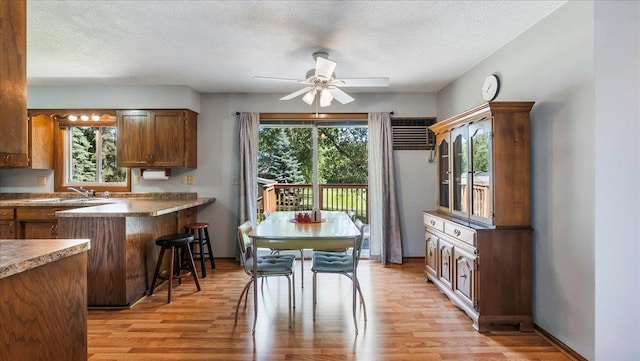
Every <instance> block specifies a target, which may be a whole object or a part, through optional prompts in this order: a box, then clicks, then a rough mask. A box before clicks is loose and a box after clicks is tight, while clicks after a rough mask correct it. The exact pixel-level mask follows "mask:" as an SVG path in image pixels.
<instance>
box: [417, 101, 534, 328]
mask: <svg viewBox="0 0 640 361" xmlns="http://www.w3.org/2000/svg"><path fill="white" fill-rule="evenodd" d="M533 104H534V103H533V102H489V103H485V104H482V105H480V106H478V107H475V108H473V109H470V110H468V111H466V112H463V113H461V114H459V115H456V116H454V117H452V118H449V119H447V120H444V121H442V122H438V123H436V124H434V125H432V126H430V127H429V129H431V130H432V131H433V132H434V133H435V134H436V150H437V157H436V158H437V160H438V167H437V172H438V174H437V177H436V180H437V182H438V187H437V190H438V201H437V210H436V211H429V212H423V221H424V227H425V242H426V247H427V248H426V252H427V253H426V255H425V275H426V277H427V279H428V280H429V281H431V282H432V283H433V284H434V285H436V286H437V287H438V288H439V289H440V291H441V292H442V293H444V294H445V295H447V297H448V298H449V299H450V300H451V302H452V303H453V304H455V305H456V306H458V307H459V308H461V309H462V310H463V311H464V312H465V313H466V314H467V315H468V316H469V317H470V318H471V319H472V321H473V328H475V329H476V330H477V331H479V332H488V331H491V330H494V329H497V328H503V327H505V326H507V325H515V326H516V327H519V329H520V330H521V331H531V330H532V328H533V319H532V249H531V248H532V244H531V238H532V229H531V180H530V178H531V175H530V125H529V122H530V119H529V112H530V110H531V108H532V106H533ZM434 250H435V252H434Z"/></svg>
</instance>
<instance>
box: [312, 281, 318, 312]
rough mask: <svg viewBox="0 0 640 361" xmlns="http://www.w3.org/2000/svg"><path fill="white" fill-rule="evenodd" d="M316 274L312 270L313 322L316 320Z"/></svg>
mask: <svg viewBox="0 0 640 361" xmlns="http://www.w3.org/2000/svg"><path fill="white" fill-rule="evenodd" d="M317 275H318V274H317V273H315V272H313V322H315V321H316V303H317V301H316V276H317Z"/></svg>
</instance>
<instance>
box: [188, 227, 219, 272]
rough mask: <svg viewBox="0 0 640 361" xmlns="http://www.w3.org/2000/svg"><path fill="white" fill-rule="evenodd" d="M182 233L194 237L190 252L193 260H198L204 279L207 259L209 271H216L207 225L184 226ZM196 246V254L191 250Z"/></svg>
mask: <svg viewBox="0 0 640 361" xmlns="http://www.w3.org/2000/svg"><path fill="white" fill-rule="evenodd" d="M184 232H185V233H187V234H191V235H193V237H194V241H193V242H192V243H191V252H192V253H193V255H194V259H197V260H200V269H201V270H202V278H205V277H207V267H206V262H205V260H206V259H209V261H210V262H211V269H216V264H215V261H214V260H213V249H212V248H211V239H210V238H209V223H189V224H186V225H185V226H184ZM196 244H197V245H198V252H195V251H194V249H193V248H194V247H195V245H196ZM205 247H206V248H205ZM205 251H206V252H205Z"/></svg>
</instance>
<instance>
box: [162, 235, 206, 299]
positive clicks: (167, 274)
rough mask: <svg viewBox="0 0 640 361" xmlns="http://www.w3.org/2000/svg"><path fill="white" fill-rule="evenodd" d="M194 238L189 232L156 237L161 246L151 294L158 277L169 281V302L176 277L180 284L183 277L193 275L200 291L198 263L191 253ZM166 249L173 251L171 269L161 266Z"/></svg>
mask: <svg viewBox="0 0 640 361" xmlns="http://www.w3.org/2000/svg"><path fill="white" fill-rule="evenodd" d="M193 240H194V237H193V235H191V234H187V233H175V234H167V235H164V236H161V237H158V238H156V241H155V242H156V245H158V246H160V247H161V248H160V255H158V263H157V264H156V270H155V272H154V273H153V281H152V282H151V288H150V289H149V295H153V292H154V291H155V287H156V281H157V280H158V278H160V279H163V280H167V281H169V282H168V288H169V292H168V296H167V303H171V289H172V288H173V280H174V279H177V280H178V284H180V285H181V284H182V278H184V277H189V276H191V277H193V281H194V282H195V284H196V288H197V289H198V291H200V282H199V281H198V272H197V271H196V265H195V263H194V262H193V255H192V254H191V246H190V245H191V243H192V242H193ZM166 250H170V251H171V258H170V259H169V269H167V270H161V269H160V267H162V260H163V258H164V252H165V251H166Z"/></svg>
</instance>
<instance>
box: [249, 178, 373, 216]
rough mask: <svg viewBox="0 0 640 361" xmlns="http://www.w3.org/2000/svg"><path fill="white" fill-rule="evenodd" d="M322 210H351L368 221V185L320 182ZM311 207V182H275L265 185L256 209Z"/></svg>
mask: <svg viewBox="0 0 640 361" xmlns="http://www.w3.org/2000/svg"><path fill="white" fill-rule="evenodd" d="M318 188H319V191H320V193H319V199H318V200H319V203H320V205H321V206H320V209H321V210H328V211H344V212H353V214H354V215H355V217H356V218H358V219H360V220H362V221H363V222H364V223H368V221H369V208H368V202H367V191H368V189H369V187H368V185H367V184H319V185H318ZM312 207H313V187H312V185H311V184H283V183H276V184H271V185H267V186H264V188H263V191H262V196H261V197H259V198H258V212H259V215H262V214H263V213H264V211H269V212H275V211H296V212H298V211H300V212H302V211H310V210H311V209H312Z"/></svg>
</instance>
